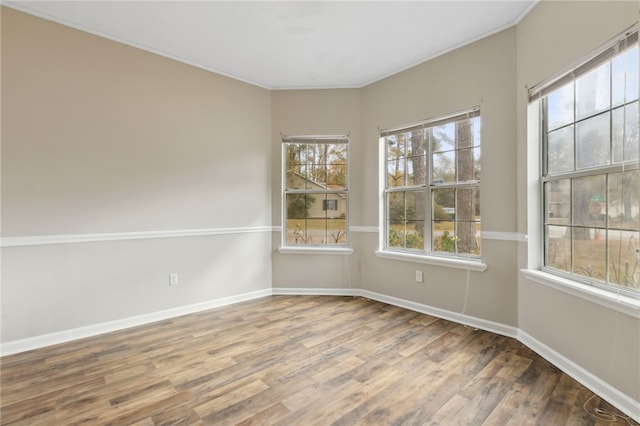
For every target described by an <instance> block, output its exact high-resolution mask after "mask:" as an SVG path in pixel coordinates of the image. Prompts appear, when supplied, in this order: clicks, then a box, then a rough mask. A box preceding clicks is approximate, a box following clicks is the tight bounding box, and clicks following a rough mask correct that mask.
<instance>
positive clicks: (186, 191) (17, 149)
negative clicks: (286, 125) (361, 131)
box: [2, 7, 271, 341]
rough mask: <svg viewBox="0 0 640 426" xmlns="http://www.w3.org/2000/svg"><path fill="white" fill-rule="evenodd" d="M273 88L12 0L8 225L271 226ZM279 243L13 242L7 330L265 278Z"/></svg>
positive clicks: (114, 315) (250, 285)
mask: <svg viewBox="0 0 640 426" xmlns="http://www.w3.org/2000/svg"><path fill="white" fill-rule="evenodd" d="M270 102H271V96H270V92H269V91H267V90H264V89H261V88H257V87H254V86H251V85H248V84H245V83H241V82H238V81H236V80H232V79H229V78H226V77H222V76H219V75H215V74H212V73H210V72H206V71H203V70H200V69H197V68H194V67H191V66H188V65H185V64H181V63H178V62H175V61H172V60H169V59H166V58H163V57H160V56H157V55H153V54H150V53H147V52H144V51H141V50H139V49H135V48H131V47H128V46H125V45H122V44H119V43H115V42H113V41H109V40H105V39H102V38H99V37H95V36H92V35H89V34H86V33H83V32H80V31H77V30H73V29H70V28H67V27H64V26H61V25H58V24H55V23H52V22H49V21H45V20H42V19H39V18H35V17H33V16H29V15H26V14H23V13H21V12H18V11H15V10H12V9H8V8H5V7H3V8H2V107H3V108H2V236H3V238H7V237H26V236H36V237H37V236H47V235H78V234H107V235H108V234H110V233H127V232H155V231H174V230H178V231H179V230H194V229H195V230H197V229H214V230H215V229H219V228H223V229H228V228H240V229H242V228H251V227H267V228H268V229H270V225H271V185H270V180H271V164H270V158H271V143H270V137H269V136H270V134H271V115H270V110H271V105H270ZM270 246H271V233H270V232H266V233H265V232H262V233H261V232H253V233H246V234H237V235H236V234H225V235H207V236H197V237H189V238H170V239H163V238H159V239H149V240H144V241H117V242H115V241H114V242H108V243H83V244H57V245H51V246H33V247H31V246H28V247H5V248H3V249H2V266H3V268H2V341H11V340H16V339H22V338H27V337H33V336H37V335H40V334H45V333H51V332H55V331H60V330H67V329H73V328H77V327H82V326H86V325H90V324H95V323H100V322H105V321H111V320H114V319H118V318H125V317H130V316H134V315H140V314H145V313H149V312H155V311H158V310H163V309H169V308H172V307H178V306H184V305H188V304H195V303H200V302H205V301H209V300H214V299H217V298H222V297H227V296H230V295H234V294H243V293H247V292H251V291H255V290H259V289H264V288H270V287H271V281H270V279H271V259H270V256H269V251H270ZM170 273H178V274H179V285H178V286H176V287H169V285H168V284H169V274H170Z"/></svg>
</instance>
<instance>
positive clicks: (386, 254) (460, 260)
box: [375, 106, 487, 272]
mask: <svg viewBox="0 0 640 426" xmlns="http://www.w3.org/2000/svg"><path fill="white" fill-rule="evenodd" d="M479 111H480V106H475V107H472V108H468V109H464V110H462V111H458V112H455V113H451V114H448V115H444V116H439V117H437V118H435V119H427V120H423V121H421V122H418V123H413V124H408V125H403V126H399V127H394V128H388V129H384V130H383V129H379V130H380V132H382V131H387V132H391V131H395V130H400V129H409V128H411V127H416V126H421V125H423V126H432V125H435V124H438V123H440V122H443V121H449V120H451V119H453V118H455V117H458V116H461V115H463V114H465V113H475V112H479ZM382 140H383V137H381V136H380V137H379V140H378V161H379V164H378V170H379V171H380V172H379V173H378V187H379V188H380V189H379V191H378V196H379V197H378V220H379V234H378V247H379V249H378V250H376V252H375V254H376V256H378V257H380V258H387V259H394V260H405V261H408V262H417V263H424V264H428V265H436V266H445V267H450V268H456V269H467V270H472V271H480V272H482V271H485V270H486V269H487V264H485V263H483V262H482V255H480V256H474V257H467V256H464V255H460V254H455V253H452V254H448V253H444V252H443V253H440V252H437V253H436V252H430V251H427V250H426V249H425V252H423V253H414V252H408V251H396V250H392V249H390V248H387V247H386V227H385V225H386V208H385V207H386V206H385V192H386V164H385V160H386V150H385V144H384V143H383V142H382ZM480 140H481V142H480V143H481V145H480V146H482V135H481V139H480ZM481 149H482V148H481ZM428 155H429V157H431V150H430V149H429V153H428ZM428 161H429V168H428V170H427V173H429V174H430V173H431V163H432V159H431V158H429V160H428ZM429 176H430V175H429ZM429 176H427V181H428V182H430V181H431V179H430V177H429ZM426 191H427V198H428V197H430V195H431V192H430V191H431V189H430V185H429V184H427V185H426ZM427 204H428V205H429V206H430V205H431V203H430V202H428V203H427ZM429 221H431V215H429ZM481 235H482V231H481ZM428 238H429V239H430V238H431V236H430V235H429V237H428ZM426 239H427V235H426V234H425V244H426ZM429 243H430V241H429Z"/></svg>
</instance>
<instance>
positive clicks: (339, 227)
mask: <svg viewBox="0 0 640 426" xmlns="http://www.w3.org/2000/svg"><path fill="white" fill-rule="evenodd" d="M282 142H283V143H282V165H283V170H282V172H283V176H282V182H283V196H282V199H283V207H282V208H283V233H282V235H283V237H282V245H283V246H289V247H296V246H298V247H308V246H330V247H346V246H347V245H348V234H349V222H348V207H349V206H348V202H349V198H348V180H349V179H348V158H349V149H348V148H349V144H348V137H347V136H283V138H282Z"/></svg>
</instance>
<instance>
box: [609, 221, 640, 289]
mask: <svg viewBox="0 0 640 426" xmlns="http://www.w3.org/2000/svg"><path fill="white" fill-rule="evenodd" d="M639 242H640V232H631V231H609V239H608V241H607V243H608V247H609V282H610V283H612V284H620V285H622V286H624V287H629V288H633V289H638V284H639V283H640V265H639V264H638V249H639V248H640V244H639Z"/></svg>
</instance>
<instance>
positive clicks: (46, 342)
mask: <svg viewBox="0 0 640 426" xmlns="http://www.w3.org/2000/svg"><path fill="white" fill-rule="evenodd" d="M270 295H318V296H354V297H365V298H367V299H371V300H376V301H378V302H382V303H387V304H390V305H394V306H398V307H401V308H405V309H409V310H412V311H416V312H420V313H424V314H427V315H432V316H435V317H438V318H442V319H446V320H449V321H453V322H456V323H460V324H465V325H468V326H470V327H474V328H478V329H481V330H485V331H489V332H492V333H496V334H500V335H503V336H507V337H513V338H515V339H517V340H519V341H520V342H521V343H523V344H524V345H526V346H527V347H529V348H530V349H531V350H533V351H535V352H536V353H538V354H539V355H540V356H542V357H543V358H544V359H546V360H547V361H549V362H550V363H552V364H553V365H555V366H556V367H558V368H559V369H560V370H562V371H563V372H565V373H566V374H567V375H569V376H570V377H572V378H573V379H575V380H576V381H578V382H580V383H582V384H583V385H584V386H586V387H587V388H589V389H591V390H592V391H594V392H595V393H596V394H598V395H599V396H601V397H602V398H604V399H605V400H606V401H607V402H609V403H610V404H612V405H613V406H615V407H616V408H618V409H619V410H621V411H622V412H624V413H626V414H627V415H629V416H630V417H631V418H633V419H634V420H635V421H637V422H640V408H639V404H638V401H635V400H634V399H633V398H631V397H629V396H628V395H626V394H624V393H623V392H620V391H619V390H617V389H616V388H614V387H612V386H611V385H609V384H608V383H607V382H605V381H604V380H602V379H600V378H599V377H597V376H595V375H594V374H592V373H590V372H589V371H587V370H585V369H584V368H582V367H580V366H579V365H577V364H576V363H574V362H573V361H571V360H570V359H568V358H566V357H564V356H563V355H562V354H560V353H558V352H556V351H555V350H553V349H552V348H550V347H548V346H547V345H545V344H544V343H542V342H540V341H538V340H537V339H535V338H534V337H532V336H530V335H529V334H527V333H526V332H524V331H522V330H520V329H518V328H517V327H513V326H509V325H505V324H501V323H497V322H494V321H488V320H484V319H482V318H476V317H472V316H469V315H465V314H461V313H458V312H451V311H447V310H444V309H440V308H436V307H433V306H429V305H425V304H422V303H417V302H412V301H410V300H406V299H400V298H397V297H393V296H388V295H385V294H381V293H376V292H372V291H368V290H362V289H357V288H285V287H275V288H269V289H263V290H258V291H254V292H250V293H244V294H239V295H236V296H230V297H224V298H221V299H215V300H211V301H208V302H203V303H196V304H193V305H188V306H182V307H178V308H172V309H167V310H164V311H160V312H153V313H149V314H144V315H137V316H134V317H130V318H124V319H121V320H116V321H109V322H105V323H100V324H95V325H89V326H86V327H80V328H76V329H72V330H66V331H61V332H56V333H50V334H45V335H41V336H36V337H30V338H27V339H21V340H16V341H12V342H7V343H3V344H2V345H0V356H5V355H11V354H15V353H19V352H25V351H28V350H32V349H37V348H41V347H45V346H50V345H55V344H58V343H64V342H68V341H71V340H76V339H82V338H85V337H91V336H96V335H99V334H103V333H109V332H112V331H117V330H122V329H125V328H130V327H135V326H138V325H144V324H148V323H152V322H156V321H161V320H165V319H169V318H174V317H177V316H181V315H186V314H190V313H195V312H200V311H204V310H207V309H213V308H218V307H222V306H227V305H231V304H234V303H238V302H244V301H248V300H253V299H258V298H261V297H266V296H270Z"/></svg>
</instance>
